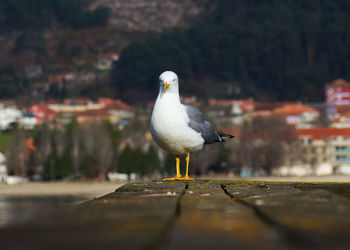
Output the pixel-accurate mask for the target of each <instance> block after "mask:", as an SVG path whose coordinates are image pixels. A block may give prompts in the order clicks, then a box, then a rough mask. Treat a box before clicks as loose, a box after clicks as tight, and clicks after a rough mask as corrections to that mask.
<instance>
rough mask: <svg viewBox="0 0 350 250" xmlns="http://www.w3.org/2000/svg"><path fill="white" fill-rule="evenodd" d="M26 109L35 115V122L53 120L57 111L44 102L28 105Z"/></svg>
mask: <svg viewBox="0 0 350 250" xmlns="http://www.w3.org/2000/svg"><path fill="white" fill-rule="evenodd" d="M28 111H29V112H30V113H32V114H34V115H35V118H36V123H37V124H41V123H43V122H49V121H53V120H55V119H56V117H57V113H56V112H55V111H53V110H52V109H51V108H49V107H48V105H46V104H35V105H33V106H31V107H29V108H28Z"/></svg>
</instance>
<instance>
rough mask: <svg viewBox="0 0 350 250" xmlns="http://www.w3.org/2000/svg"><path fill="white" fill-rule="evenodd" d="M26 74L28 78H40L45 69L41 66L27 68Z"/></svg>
mask: <svg viewBox="0 0 350 250" xmlns="http://www.w3.org/2000/svg"><path fill="white" fill-rule="evenodd" d="M24 73H25V74H26V76H27V78H30V79H31V78H35V77H40V76H41V75H42V74H43V69H42V67H41V66H40V65H31V66H28V67H26V68H25V70H24Z"/></svg>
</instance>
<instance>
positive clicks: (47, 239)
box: [0, 182, 185, 250]
mask: <svg viewBox="0 0 350 250" xmlns="http://www.w3.org/2000/svg"><path fill="white" fill-rule="evenodd" d="M184 188H185V185H184V183H181V182H176V183H174V182H166V183H164V182H150V183H136V184H128V185H125V186H123V187H121V188H120V189H118V190H117V191H116V192H114V193H111V194H108V195H106V196H104V197H101V198H99V199H95V200H93V201H91V202H88V203H85V204H83V205H81V206H78V207H75V208H71V209H68V210H65V211H63V212H59V213H57V214H54V215H52V216H51V217H50V218H43V220H40V221H31V222H27V223H24V224H19V225H13V226H11V227H8V228H4V229H2V230H0V242H1V249H26V250H27V249H29V250H30V249H39V250H40V249H67V250H69V249H85V250H86V249H144V248H154V247H157V246H158V245H159V244H161V243H162V239H164V234H166V232H167V230H169V228H170V227H171V224H172V223H173V220H174V217H175V213H176V209H177V203H178V199H179V197H180V196H181V195H182V192H183V190H184Z"/></svg>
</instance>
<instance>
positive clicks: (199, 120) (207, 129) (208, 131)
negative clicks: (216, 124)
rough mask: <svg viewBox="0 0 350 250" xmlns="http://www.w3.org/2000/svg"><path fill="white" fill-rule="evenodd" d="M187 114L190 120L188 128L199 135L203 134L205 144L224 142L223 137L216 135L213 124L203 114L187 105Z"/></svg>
mask: <svg viewBox="0 0 350 250" xmlns="http://www.w3.org/2000/svg"><path fill="white" fill-rule="evenodd" d="M185 108H186V113H187V115H188V117H189V119H190V121H189V122H188V126H189V127H190V128H192V129H193V130H195V131H196V132H198V133H201V134H202V137H203V138H204V143H205V144H210V143H214V142H219V141H222V139H221V137H220V136H219V135H218V134H217V133H216V131H215V130H214V128H213V127H212V125H211V123H210V122H209V121H208V120H207V118H206V117H205V116H204V115H203V113H202V112H201V111H200V110H199V109H197V108H195V107H193V106H190V105H185Z"/></svg>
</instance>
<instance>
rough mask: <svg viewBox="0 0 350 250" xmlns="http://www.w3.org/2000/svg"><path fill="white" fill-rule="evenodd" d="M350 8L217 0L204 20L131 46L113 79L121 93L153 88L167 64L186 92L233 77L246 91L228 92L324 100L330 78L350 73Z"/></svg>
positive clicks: (329, 1) (343, 3) (326, 1)
mask: <svg viewBox="0 0 350 250" xmlns="http://www.w3.org/2000/svg"><path fill="white" fill-rule="evenodd" d="M349 11H350V2H349V1H347V0H339V1H333V0H320V1H295V0H287V1H278V0H269V1H258V0H252V1H245V0H235V1H231V0H219V1H218V7H217V9H216V10H215V11H214V12H213V13H212V14H211V15H210V16H208V17H206V18H205V19H204V21H202V22H201V23H199V24H196V25H194V26H192V27H190V28H189V29H187V30H173V31H172V32H169V33H166V34H161V35H153V36H151V37H149V39H148V40H146V41H145V42H135V43H133V44H131V45H130V46H128V47H127V48H126V49H124V51H123V52H122V54H121V57H120V60H119V62H118V64H117V65H116V67H115V69H114V74H115V77H114V78H113V79H115V84H116V85H117V87H118V88H119V91H120V92H119V93H121V94H129V93H130V90H132V89H137V90H138V91H148V92H150V91H152V92H154V91H155V89H156V88H157V87H158V86H157V81H156V80H155V79H157V77H158V75H159V73H160V72H162V71H163V70H169V69H170V70H174V71H175V72H177V73H178V74H179V76H180V77H181V82H182V83H183V85H182V86H183V88H184V89H185V90H187V92H191V90H192V89H196V93H197V94H198V91H202V93H204V94H206V93H208V91H205V90H206V89H208V90H210V89H211V85H210V84H209V85H206V84H204V83H206V82H210V83H212V82H229V83H231V84H236V85H238V86H239V87H240V88H241V90H242V92H241V93H240V94H239V93H233V94H231V95H230V96H229V97H235V96H239V97H244V96H254V97H255V98H258V99H270V100H286V99H287V100H295V99H297V100H300V99H301V100H305V101H321V100H323V93H324V89H323V86H324V84H325V82H328V81H331V80H334V79H336V78H340V77H342V78H345V79H350V61H349V60H348V58H349V55H350V15H349ZM194 79H195V80H194ZM199 83H200V84H199ZM199 85H200V89H198V87H199ZM128 91H129V92H128ZM209 92H210V91H209ZM136 94H137V93H136ZM136 94H135V95H136ZM134 99H135V98H134Z"/></svg>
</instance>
